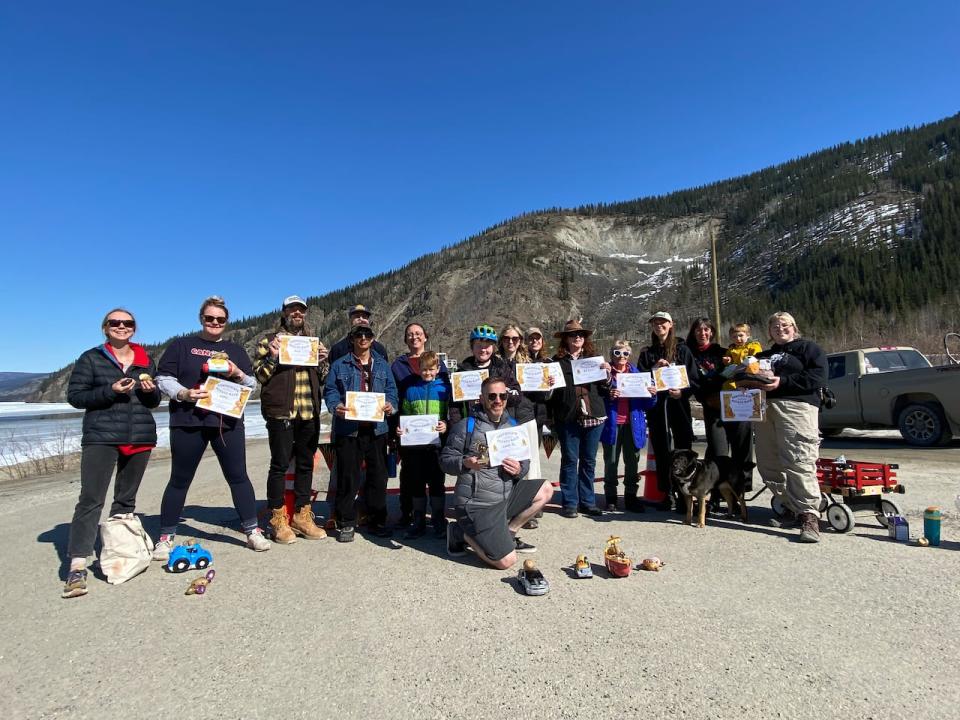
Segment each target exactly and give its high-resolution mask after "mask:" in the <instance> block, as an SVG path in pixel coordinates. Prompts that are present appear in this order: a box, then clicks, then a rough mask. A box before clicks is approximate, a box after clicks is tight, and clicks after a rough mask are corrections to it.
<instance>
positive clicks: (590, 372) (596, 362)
mask: <svg viewBox="0 0 960 720" xmlns="http://www.w3.org/2000/svg"><path fill="white" fill-rule="evenodd" d="M605 362H606V360H604V359H603V357H601V356H599V355H598V356H597V357H592V358H580V359H579V360H574V361H572V362H571V365H572V366H573V384H574V385H586V384H587V383H592V382H596V381H597V380H606V379H607V371H606V370H604V369H603V368H602V367H600V366H601V365H602V364H603V363H605Z"/></svg>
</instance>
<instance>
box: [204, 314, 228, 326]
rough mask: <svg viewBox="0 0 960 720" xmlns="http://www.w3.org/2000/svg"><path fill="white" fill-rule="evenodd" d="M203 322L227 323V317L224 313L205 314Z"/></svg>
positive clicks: (213, 323) (209, 323)
mask: <svg viewBox="0 0 960 720" xmlns="http://www.w3.org/2000/svg"><path fill="white" fill-rule="evenodd" d="M203 322H205V323H206V324H207V325H226V324H227V318H226V317H224V316H222V315H204V316H203Z"/></svg>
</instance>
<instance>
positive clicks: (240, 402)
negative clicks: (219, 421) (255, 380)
mask: <svg viewBox="0 0 960 720" xmlns="http://www.w3.org/2000/svg"><path fill="white" fill-rule="evenodd" d="M200 389H201V390H206V391H207V392H208V393H210V394H209V395H207V397H205V398H203V399H201V400H197V407H198V408H202V409H203V410H209V411H210V412H215V413H217V414H219V415H226V416H227V417H232V418H239V417H243V409H244V408H245V407H246V406H247V400H249V399H250V395H252V394H253V390H251V389H250V388H248V387H244V386H243V385H239V384H237V383H235V382H230V381H229V380H224V379H222V378H216V377H208V378H207V381H206V382H205V383H203V387H202V388H200Z"/></svg>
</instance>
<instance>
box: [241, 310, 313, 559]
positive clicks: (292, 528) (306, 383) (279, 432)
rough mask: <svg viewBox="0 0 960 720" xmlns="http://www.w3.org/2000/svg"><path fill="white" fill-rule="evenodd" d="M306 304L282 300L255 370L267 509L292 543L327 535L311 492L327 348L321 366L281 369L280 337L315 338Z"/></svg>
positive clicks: (278, 538) (278, 537)
mask: <svg viewBox="0 0 960 720" xmlns="http://www.w3.org/2000/svg"><path fill="white" fill-rule="evenodd" d="M306 317H307V304H306V302H304V301H303V299H302V298H301V297H300V296H299V295H291V296H289V297H287V298H285V299H284V301H283V309H282V311H281V314H280V325H279V327H278V328H277V330H276V332H273V333H270V334H269V335H267V336H265V337H264V338H262V339H261V340H260V342H259V344H258V345H257V349H256V355H255V358H254V361H253V371H254V374H255V375H256V377H257V380H259V381H260V384H261V391H260V411H261V413H262V414H263V417H264V419H265V420H266V421H267V435H268V437H269V441H270V469H269V470H268V471H267V506H268V507H269V508H270V512H271V517H270V527H271V529H272V531H273V539H274V542H277V543H280V544H283V545H289V544H290V543H293V542H296V540H297V535H301V536H303V537H305V538H308V539H319V538H324V537H326V536H327V534H326V532H324V531H323V529H322V528H319V527H317V524H316V523H315V522H314V521H313V510H312V507H311V498H310V495H311V491H312V489H313V458H314V455H315V454H316V452H317V441H318V439H319V435H320V397H321V392H322V390H323V384H324V382H325V381H326V379H327V371H328V370H329V367H330V366H329V364H328V363H327V360H326V358H327V349H326V348H325V347H324V346H323V344H322V343H321V344H320V354H319V359H320V364H319V366H317V367H309V366H298V365H281V364H279V355H280V336H281V335H305V336H308V337H310V336H312V333H310V331H309V330H308V329H307V325H306ZM291 458H294V459H295V467H296V470H295V474H294V481H293V493H294V510H295V512H294V515H293V517H292V518H290V519H289V520H288V518H287V511H286V509H285V508H284V506H283V492H284V476H285V474H286V472H287V467H288V466H289V465H290V459H291Z"/></svg>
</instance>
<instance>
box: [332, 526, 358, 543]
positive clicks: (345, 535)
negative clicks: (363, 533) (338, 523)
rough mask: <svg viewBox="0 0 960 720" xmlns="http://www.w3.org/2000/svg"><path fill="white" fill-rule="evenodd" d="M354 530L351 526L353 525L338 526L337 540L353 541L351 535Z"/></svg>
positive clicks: (343, 541)
mask: <svg viewBox="0 0 960 720" xmlns="http://www.w3.org/2000/svg"><path fill="white" fill-rule="evenodd" d="M355 532H356V531H355V530H354V528H353V525H344V526H343V527H342V528H340V532H338V533H337V542H342V543H348V542H353V536H354V533H355Z"/></svg>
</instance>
